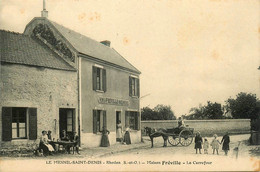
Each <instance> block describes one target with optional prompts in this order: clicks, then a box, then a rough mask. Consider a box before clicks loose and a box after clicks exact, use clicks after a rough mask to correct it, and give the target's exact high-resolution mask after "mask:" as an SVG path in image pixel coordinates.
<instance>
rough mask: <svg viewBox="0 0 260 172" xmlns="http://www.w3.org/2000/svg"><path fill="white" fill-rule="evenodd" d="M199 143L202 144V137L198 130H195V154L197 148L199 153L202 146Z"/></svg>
mask: <svg viewBox="0 0 260 172" xmlns="http://www.w3.org/2000/svg"><path fill="white" fill-rule="evenodd" d="M201 144H202V137H201V136H200V132H197V133H196V136H195V149H196V154H197V153H198V149H199V152H200V154H201V148H202V146H201Z"/></svg>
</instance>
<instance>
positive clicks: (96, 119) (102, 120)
mask: <svg viewBox="0 0 260 172" xmlns="http://www.w3.org/2000/svg"><path fill="white" fill-rule="evenodd" d="M103 127H105V128H106V127H107V117H106V111H103V110H93V133H95V134H96V133H98V132H102V130H103Z"/></svg>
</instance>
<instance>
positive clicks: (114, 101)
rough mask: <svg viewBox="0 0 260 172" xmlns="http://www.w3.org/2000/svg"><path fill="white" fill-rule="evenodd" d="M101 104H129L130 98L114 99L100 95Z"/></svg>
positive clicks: (99, 101)
mask: <svg viewBox="0 0 260 172" xmlns="http://www.w3.org/2000/svg"><path fill="white" fill-rule="evenodd" d="M98 103H99V104H108V105H118V106H128V105H129V101H128V100H121V99H113V98H107V97H99V98H98Z"/></svg>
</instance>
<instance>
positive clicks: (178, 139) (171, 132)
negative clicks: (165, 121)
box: [166, 127, 194, 146]
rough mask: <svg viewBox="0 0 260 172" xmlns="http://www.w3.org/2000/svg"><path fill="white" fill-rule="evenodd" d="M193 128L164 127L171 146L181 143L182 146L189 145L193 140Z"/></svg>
mask: <svg viewBox="0 0 260 172" xmlns="http://www.w3.org/2000/svg"><path fill="white" fill-rule="evenodd" d="M193 131H194V129H193V128H186V127H182V128H171V129H166V133H167V135H168V142H169V143H170V144H171V145H172V146H177V145H178V144H181V145H182V146H189V145H190V144H191V143H192V140H193Z"/></svg>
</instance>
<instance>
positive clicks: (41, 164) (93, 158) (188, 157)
mask: <svg viewBox="0 0 260 172" xmlns="http://www.w3.org/2000/svg"><path fill="white" fill-rule="evenodd" d="M249 136H250V135H249V134H244V135H232V136H230V140H231V143H230V152H229V155H228V156H225V155H224V152H223V151H222V150H221V149H220V150H219V155H213V154H212V149H211V148H209V154H208V155H207V154H204V152H203V150H202V154H196V153H195V149H194V141H193V143H192V144H191V145H189V146H187V147H182V146H179V145H178V146H176V147H173V146H171V145H169V144H168V146H167V147H162V146H163V139H162V137H158V138H155V139H154V148H151V147H150V146H151V143H150V140H149V137H148V136H144V137H143V139H144V143H138V144H131V145H122V144H119V143H118V144H116V145H111V146H110V147H105V148H102V147H98V148H85V149H82V150H81V152H80V153H81V154H80V155H77V154H74V155H73V154H58V155H54V156H48V157H31V158H29V157H20V158H10V157H6V158H4V157H3V159H2V160H1V168H3V169H4V167H8V166H10V165H11V164H13V162H14V161H13V160H15V163H16V165H17V166H26V168H22V169H20V170H21V171H36V170H37V171H48V170H53V169H54V168H59V167H62V168H63V169H66V170H67V171H72V170H73V171H82V170H90V169H91V171H97V170H98V171H103V170H105V171H123V170H126V171H140V170H148V171H161V170H163V171H181V170H185V171H187V170H193V171H201V170H214V171H217V170H229V171H234V170H235V171H238V170H239V171H243V170H247V171H248V170H255V171H259V167H260V160H259V154H258V156H256V155H254V157H251V154H250V150H253V149H255V148H258V149H259V146H249V145H248V144H247V140H248V138H249ZM211 140H212V138H208V141H209V142H210V141H211ZM219 140H220V141H221V137H219ZM239 142H240V145H239V147H238V143H239ZM236 147H238V153H237V151H236ZM234 149H235V150H234ZM258 152H259V151H258ZM236 155H238V156H237V158H236ZM31 164H34V165H33V166H30V165H31ZM36 164H37V165H36ZM1 168H0V171H1Z"/></svg>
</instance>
